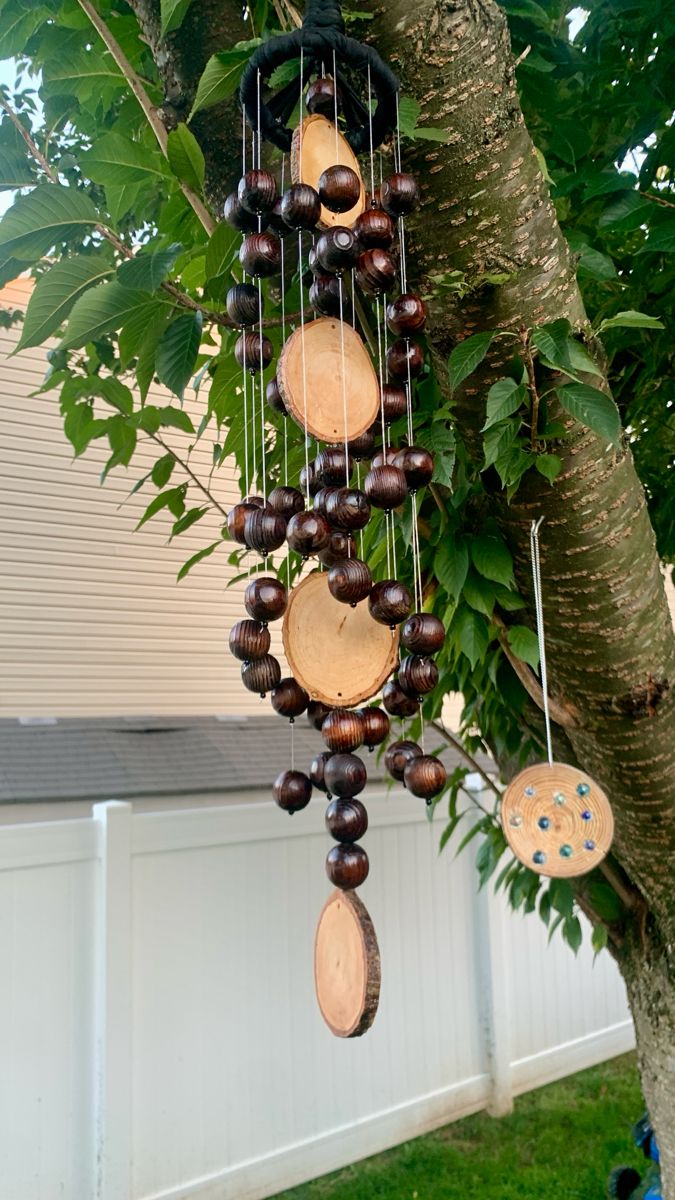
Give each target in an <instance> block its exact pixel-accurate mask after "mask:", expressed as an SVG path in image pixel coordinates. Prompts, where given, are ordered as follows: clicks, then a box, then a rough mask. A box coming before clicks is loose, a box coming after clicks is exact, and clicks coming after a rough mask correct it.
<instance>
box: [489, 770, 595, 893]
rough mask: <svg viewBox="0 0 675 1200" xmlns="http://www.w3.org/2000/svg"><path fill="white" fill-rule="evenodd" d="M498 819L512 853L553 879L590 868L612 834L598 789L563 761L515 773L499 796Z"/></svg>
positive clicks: (581, 872)
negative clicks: (499, 812) (499, 811)
mask: <svg viewBox="0 0 675 1200" xmlns="http://www.w3.org/2000/svg"><path fill="white" fill-rule="evenodd" d="M501 820H502V826H503V829H504V833H505V835H506V840H507V842H508V843H509V846H510V847H511V849H512V850H513V853H514V854H515V856H516V858H518V859H520V861H521V862H522V863H524V864H525V866H526V867H529V868H530V870H532V871H537V872H538V874H539V875H549V876H552V877H555V878H557V879H570V878H574V877H575V876H577V875H586V874H587V873H588V872H589V871H592V870H593V868H594V867H597V866H598V864H599V863H601V862H602V860H603V858H604V857H605V855H606V854H607V852H608V850H609V848H610V846H611V844H612V837H613V835H614V817H613V814H612V808H611V805H610V803H609V800H608V799H607V797H606V795H605V793H604V792H603V790H602V788H600V787H599V786H598V784H597V783H596V782H595V781H594V780H593V779H591V777H590V775H588V774H587V773H586V772H585V771H579V770H578V769H577V768H576V767H570V766H568V765H567V764H566V763H553V765H552V766H551V765H549V763H536V764H535V765H534V766H532V767H526V768H525V770H524V771H521V772H520V773H519V774H518V775H516V777H515V779H512V780H511V783H510V784H509V786H508V787H507V789H506V791H505V792H504V795H503V796H502V806H501Z"/></svg>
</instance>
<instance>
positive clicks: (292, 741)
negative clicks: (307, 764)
mask: <svg viewBox="0 0 675 1200" xmlns="http://www.w3.org/2000/svg"><path fill="white" fill-rule="evenodd" d="M290 725H291V771H294V770H295V721H293V720H291V722H290Z"/></svg>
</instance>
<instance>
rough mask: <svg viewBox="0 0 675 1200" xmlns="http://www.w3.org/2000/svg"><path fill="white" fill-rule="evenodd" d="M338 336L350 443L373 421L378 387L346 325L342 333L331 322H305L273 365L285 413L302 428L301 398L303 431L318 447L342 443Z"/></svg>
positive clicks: (358, 340) (357, 339)
mask: <svg viewBox="0 0 675 1200" xmlns="http://www.w3.org/2000/svg"><path fill="white" fill-rule="evenodd" d="M343 334H344V376H345V397H346V409H347V440H348V441H353V440H354V438H358V437H361V434H362V433H365V432H366V430H367V429H370V426H371V425H372V424H373V422H374V421H375V420H376V418H377V415H378V412H379V410H380V388H379V384H378V381H377V375H376V374H375V368H374V366H373V364H372V362H371V361H370V355H369V354H368V351H367V350H366V348H365V346H364V344H363V342H362V341H361V338H360V337H359V335H358V333H356V331H355V330H354V329H352V327H351V325H347V324H345V323H343V325H342V334H341V332H340V321H339V320H338V319H337V318H336V317H319V318H318V319H317V320H316V321H310V322H309V323H308V324H307V325H305V326H304V327H303V326H301V327H300V328H298V329H296V330H295V331H294V333H292V334H291V336H290V337H289V338H288V340H287V341H286V343H285V344H284V346H283V348H282V351H281V354H280V355H279V362H278V364H277V384H278V387H279V391H280V393H281V398H282V400H283V402H284V404H285V405H286V408H287V409H288V412H289V413H290V414H291V416H292V417H293V420H294V421H295V422H296V423H297V424H298V425H299V426H300V428H301V429H304V427H305V395H306V397H307V430H308V432H309V433H311V435H312V437H315V438H317V440H318V441H321V442H344V440H345V398H343V395H342V352H343V338H342V335H343ZM303 341H304V352H303ZM303 353H304V371H303Z"/></svg>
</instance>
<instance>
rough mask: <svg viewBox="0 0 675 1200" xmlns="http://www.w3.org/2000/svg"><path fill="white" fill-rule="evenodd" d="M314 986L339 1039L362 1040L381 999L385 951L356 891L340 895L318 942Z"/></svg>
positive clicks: (331, 901) (330, 904) (329, 905)
mask: <svg viewBox="0 0 675 1200" xmlns="http://www.w3.org/2000/svg"><path fill="white" fill-rule="evenodd" d="M314 985H315V988H316V998H317V1001H318V1004H319V1008H320V1010H321V1015H322V1017H323V1019H324V1021H325V1022H326V1024H327V1026H328V1028H329V1029H330V1031H331V1033H334V1034H335V1036H336V1037H342V1038H353V1037H361V1035H362V1034H363V1033H365V1032H366V1030H367V1029H370V1026H371V1025H372V1023H373V1021H374V1019H375V1014H376V1012H377V1006H378V1002H379V999H380V951H379V947H378V945H377V937H376V934H375V928H374V926H373V922H372V920H371V918H370V914H369V912H368V909H367V908H366V906H365V904H364V903H363V901H362V900H359V898H358V896H357V895H356V894H355V893H354V892H340V891H335V892H333V894H332V895H331V896H329V898H328V900H327V902H326V904H325V905H324V908H323V911H322V913H321V916H320V917H319V922H318V925H317V927H316V937H315V939H314Z"/></svg>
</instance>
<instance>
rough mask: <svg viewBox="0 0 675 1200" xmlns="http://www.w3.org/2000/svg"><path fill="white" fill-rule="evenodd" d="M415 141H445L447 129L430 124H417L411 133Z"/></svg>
mask: <svg viewBox="0 0 675 1200" xmlns="http://www.w3.org/2000/svg"><path fill="white" fill-rule="evenodd" d="M413 137H414V138H415V140H416V141H418V140H419V141H423V142H447V140H448V130H447V129H434V128H433V127H432V126H431V125H418V126H417V127H416V129H415V132H414V133H413Z"/></svg>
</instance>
